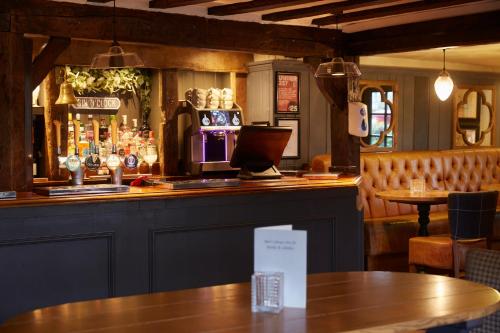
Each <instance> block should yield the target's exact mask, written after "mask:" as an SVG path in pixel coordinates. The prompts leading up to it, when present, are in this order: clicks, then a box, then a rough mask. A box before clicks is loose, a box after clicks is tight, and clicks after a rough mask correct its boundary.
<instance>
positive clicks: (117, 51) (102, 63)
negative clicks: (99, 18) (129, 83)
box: [90, 0, 144, 69]
mask: <svg viewBox="0 0 500 333" xmlns="http://www.w3.org/2000/svg"><path fill="white" fill-rule="evenodd" d="M115 24H116V0H113V24H112V29H113V30H112V31H113V43H112V44H111V47H110V48H109V49H108V52H106V53H98V54H96V55H95V56H94V58H93V59H92V63H91V64H90V68H92V69H106V68H123V67H143V66H144V62H143V61H142V60H141V58H139V56H138V55H137V53H135V52H125V51H123V48H122V47H121V46H120V44H119V43H118V41H117V40H116V30H115Z"/></svg>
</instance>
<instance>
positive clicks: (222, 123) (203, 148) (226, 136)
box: [185, 101, 243, 175]
mask: <svg viewBox="0 0 500 333" xmlns="http://www.w3.org/2000/svg"><path fill="white" fill-rule="evenodd" d="M185 103H186V106H187V107H188V108H189V109H190V114H191V122H192V125H191V127H190V128H188V130H187V131H188V133H187V135H186V138H187V141H188V142H186V144H187V153H186V155H187V156H186V160H187V167H188V170H189V172H190V173H191V174H192V175H199V174H202V173H206V172H221V171H233V170H234V171H237V170H239V168H232V167H231V166H230V165H229V161H230V160H231V156H232V154H233V151H234V147H235V145H236V139H237V138H238V133H239V130H240V127H241V125H243V112H242V110H241V108H240V107H239V106H238V105H237V104H236V103H233V107H232V108H231V109H222V108H218V109H197V108H195V107H194V106H193V105H192V104H191V102H190V101H185Z"/></svg>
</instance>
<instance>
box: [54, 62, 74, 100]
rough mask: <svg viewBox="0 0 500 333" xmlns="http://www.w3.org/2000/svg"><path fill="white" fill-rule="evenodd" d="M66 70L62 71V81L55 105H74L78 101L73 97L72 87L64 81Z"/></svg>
mask: <svg viewBox="0 0 500 333" xmlns="http://www.w3.org/2000/svg"><path fill="white" fill-rule="evenodd" d="M66 78H67V77H66V68H65V69H64V81H63V83H61V85H60V86H59V97H57V100H56V103H55V104H66V105H67V104H76V103H77V102H78V101H77V100H76V97H75V92H74V90H73V86H72V85H71V83H69V82H68V81H67V80H66Z"/></svg>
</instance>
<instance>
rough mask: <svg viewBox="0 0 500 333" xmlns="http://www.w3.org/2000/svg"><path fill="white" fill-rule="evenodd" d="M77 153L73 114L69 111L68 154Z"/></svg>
mask: <svg viewBox="0 0 500 333" xmlns="http://www.w3.org/2000/svg"><path fill="white" fill-rule="evenodd" d="M74 154H75V126H74V124H73V114H72V113H68V156H71V155H74Z"/></svg>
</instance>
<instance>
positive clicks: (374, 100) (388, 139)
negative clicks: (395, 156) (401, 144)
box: [363, 86, 394, 148]
mask: <svg viewBox="0 0 500 333" xmlns="http://www.w3.org/2000/svg"><path fill="white" fill-rule="evenodd" d="M382 88H383V89H384V91H385V99H387V100H388V101H390V102H393V100H394V93H393V91H392V89H391V87H389V86H383V87H382ZM363 95H364V96H363V101H366V102H368V103H366V104H367V106H368V126H369V127H368V128H369V133H368V137H367V140H366V141H367V142H369V143H370V144H375V143H376V142H377V141H378V139H379V137H380V132H383V131H384V130H386V129H387V128H388V127H389V126H390V124H391V118H392V113H391V108H390V107H389V105H388V104H387V103H385V102H384V99H383V98H382V94H381V92H380V91H379V90H377V89H371V88H370V89H366V90H365V91H364V92H363ZM393 146H394V139H393V132H392V131H391V132H389V133H387V135H386V136H385V137H384V140H383V141H382V142H381V143H380V145H379V147H382V148H392V147H393Z"/></svg>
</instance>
